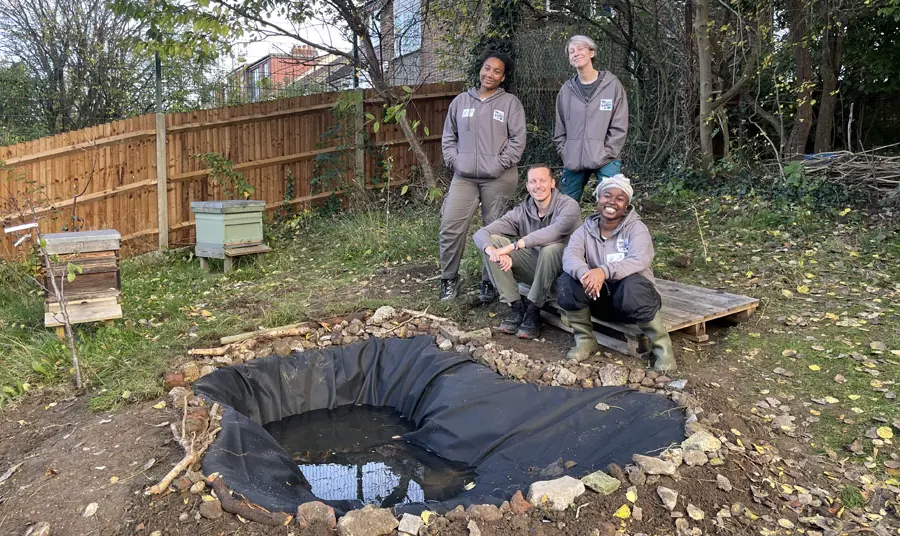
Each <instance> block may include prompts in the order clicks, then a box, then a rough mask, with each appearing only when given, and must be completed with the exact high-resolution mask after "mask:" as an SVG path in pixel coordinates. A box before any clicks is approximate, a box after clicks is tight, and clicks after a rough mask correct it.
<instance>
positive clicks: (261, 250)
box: [197, 244, 272, 274]
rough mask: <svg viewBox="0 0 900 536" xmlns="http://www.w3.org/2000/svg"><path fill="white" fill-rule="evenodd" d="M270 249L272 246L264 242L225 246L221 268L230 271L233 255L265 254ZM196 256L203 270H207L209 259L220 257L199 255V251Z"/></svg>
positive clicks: (225, 271)
mask: <svg viewBox="0 0 900 536" xmlns="http://www.w3.org/2000/svg"><path fill="white" fill-rule="evenodd" d="M270 251H272V248H270V247H269V246H267V245H265V244H251V245H247V246H235V247H230V248H225V255H224V257H225V266H224V268H223V270H222V271H223V272H224V273H226V274H227V273H228V272H230V271H231V268H232V267H233V266H234V260H233V259H234V258H235V257H243V256H244V255H258V254H265V253H268V252H270ZM197 258H199V259H200V267H201V268H203V270H205V271H207V272H208V271H209V259H218V258H221V257H219V256H201V255H200V252H198V253H197Z"/></svg>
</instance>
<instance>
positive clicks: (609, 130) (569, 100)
mask: <svg viewBox="0 0 900 536" xmlns="http://www.w3.org/2000/svg"><path fill="white" fill-rule="evenodd" d="M599 76H601V77H602V79H601V80H600V84H599V85H598V86H597V89H596V90H594V94H593V95H591V98H590V99H588V100H585V98H584V96H583V95H582V94H581V90H580V89H579V88H578V75H577V74H576V75H575V76H573V77H572V78H570V79H569V80H567V81H566V83H565V84H563V86H562V89H560V90H559V94H558V95H557V96H556V128H555V130H554V134H553V143H554V144H556V151H557V152H558V153H559V155H560V156H561V157H562V161H563V166H565V168H566V169H568V170H571V171H582V170H585V169H600V168H602V167H603V166H605V165H606V164H608V163H609V162H610V161H612V160H616V159H619V158H620V157H621V154H622V148H623V147H624V146H625V137H626V136H627V135H628V98H627V97H626V96H625V88H623V87H622V83H621V82H619V79H618V78H616V76H615V75H614V74H612V73H610V72H607V71H600V75H599Z"/></svg>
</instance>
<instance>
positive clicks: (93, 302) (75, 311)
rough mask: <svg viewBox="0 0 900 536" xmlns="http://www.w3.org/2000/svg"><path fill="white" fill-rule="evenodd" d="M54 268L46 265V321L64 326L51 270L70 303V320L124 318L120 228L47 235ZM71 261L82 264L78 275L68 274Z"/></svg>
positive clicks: (49, 323) (68, 308) (48, 325)
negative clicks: (70, 275)
mask: <svg viewBox="0 0 900 536" xmlns="http://www.w3.org/2000/svg"><path fill="white" fill-rule="evenodd" d="M44 242H45V249H46V250H47V254H48V255H50V261H51V271H50V272H49V273H48V270H47V269H46V268H45V269H44V273H43V276H44V287H45V288H46V289H47V291H46V299H45V302H44V325H45V326H47V327H56V328H57V330H61V329H62V328H61V327H60V326H62V325H63V324H64V322H63V316H62V309H61V307H60V305H59V301H58V300H57V298H56V295H55V293H54V290H53V282H52V281H51V280H50V274H51V273H52V275H53V276H54V278H55V281H56V285H57V287H59V288H60V290H61V291H62V294H63V296H64V297H65V300H66V303H67V307H66V309H67V311H68V313H69V322H70V323H72V324H82V323H85V322H99V321H111V320H114V319H116V318H122V306H121V280H120V277H119V249H120V248H121V243H122V237H121V235H120V234H119V232H118V231H114V230H103V231H80V232H73V233H54V234H47V235H44ZM69 264H73V265H76V266H78V267H80V270H79V271H78V273H76V274H75V279H74V280H73V281H71V282H70V281H69V280H68V278H67V275H68V273H69V272H68V269H67V266H68V265H69Z"/></svg>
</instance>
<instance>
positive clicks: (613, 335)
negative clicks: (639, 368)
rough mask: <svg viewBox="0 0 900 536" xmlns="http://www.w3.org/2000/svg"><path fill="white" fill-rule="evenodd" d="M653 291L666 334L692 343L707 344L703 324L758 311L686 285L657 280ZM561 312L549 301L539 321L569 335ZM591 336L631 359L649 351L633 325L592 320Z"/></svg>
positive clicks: (738, 298) (522, 288)
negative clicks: (657, 294)
mask: <svg viewBox="0 0 900 536" xmlns="http://www.w3.org/2000/svg"><path fill="white" fill-rule="evenodd" d="M656 288H657V290H659V294H660V296H661V297H662V315H663V322H664V323H665V326H666V330H667V331H668V332H669V333H671V334H673V335H679V336H682V337H684V338H686V339H688V340H691V341H694V342H704V341H707V340H709V335H707V334H706V323H707V322H709V321H710V320H718V319H725V320H726V321H731V322H734V323H738V322H742V321H744V320H747V319H749V318H750V316H751V315H752V314H753V312H754V311H755V310H756V308H757V307H759V299H757V298H751V297H749V296H742V295H740V294H731V293H728V292H722V291H718V290H711V289H707V288H703V287H695V286H693V285H685V284H683V283H676V282H674V281H666V280H664V279H657V280H656ZM528 290H529V286H528V285H525V284H522V283H520V284H519V292H520V293H521V294H522V295H523V296H526V295H527V294H528ZM562 314H563V311H562V309H561V308H560V307H559V305H557V303H556V300H555V299H551V300H550V301H549V302H547V304H546V305H545V306H544V309H543V310H542V311H541V317H542V318H543V319H544V320H545V321H546V322H547V323H548V324H550V325H552V326H555V327H557V328H559V329H562V330H564V331H567V332H569V333H571V332H572V329H571V328H569V326H567V325H566V324H565V323H564V322H563V319H562ZM591 320H592V321H593V324H594V336H595V337H596V338H597V342H598V343H600V344H601V345H602V346H605V347H607V348H611V349H613V350H615V351H617V352H620V353H623V354H625V355H630V356H634V357H644V356H646V355H647V354H648V353H649V351H650V344H649V341H648V340H647V337H646V336H645V335H644V333H643V332H642V331H641V329H640V328H638V327H637V326H636V325H634V324H621V323H618V322H607V321H605V320H600V319H598V318H596V317H591Z"/></svg>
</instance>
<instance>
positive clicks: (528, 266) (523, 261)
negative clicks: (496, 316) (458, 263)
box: [484, 235, 566, 307]
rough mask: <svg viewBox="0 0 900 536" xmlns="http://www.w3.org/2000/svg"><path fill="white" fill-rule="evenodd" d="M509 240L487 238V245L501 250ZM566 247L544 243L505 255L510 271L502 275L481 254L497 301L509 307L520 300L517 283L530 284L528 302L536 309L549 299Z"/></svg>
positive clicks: (502, 237) (499, 237)
mask: <svg viewBox="0 0 900 536" xmlns="http://www.w3.org/2000/svg"><path fill="white" fill-rule="evenodd" d="M511 243H512V240H510V239H509V238H507V237H505V236H502V235H491V244H492V245H493V246H494V247H495V248H502V247H503V246H507V245H509V244H511ZM564 249H566V245H565V244H563V243H561V242H560V243H557V244H548V245H546V246H543V247H541V248H525V249H519V250H516V251H513V252H512V253H510V254H509V256H510V257H511V258H512V269H511V270H510V271H508V272H504V271H503V270H501V269H500V265H499V264H497V263H496V262H490V260H489V258H488V256H487V254H484V262H485V264H487V266H488V268H489V269H490V271H491V281H493V282H494V286H495V287H497V291H498V292H499V293H500V301H502V302H503V303H509V304H512V303H513V302H515V301H517V300H518V299H519V298H520V294H519V282H522V283H527V284H529V285H531V290H529V291H528V299H529V300H530V301H532V302H534V304H535V305H537V306H538V307H543V306H544V304H545V303H547V300H549V299H550V293H551V292H552V289H553V283H554V282H555V281H556V278H558V277H559V274H561V273H562V255H563V250H564Z"/></svg>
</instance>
